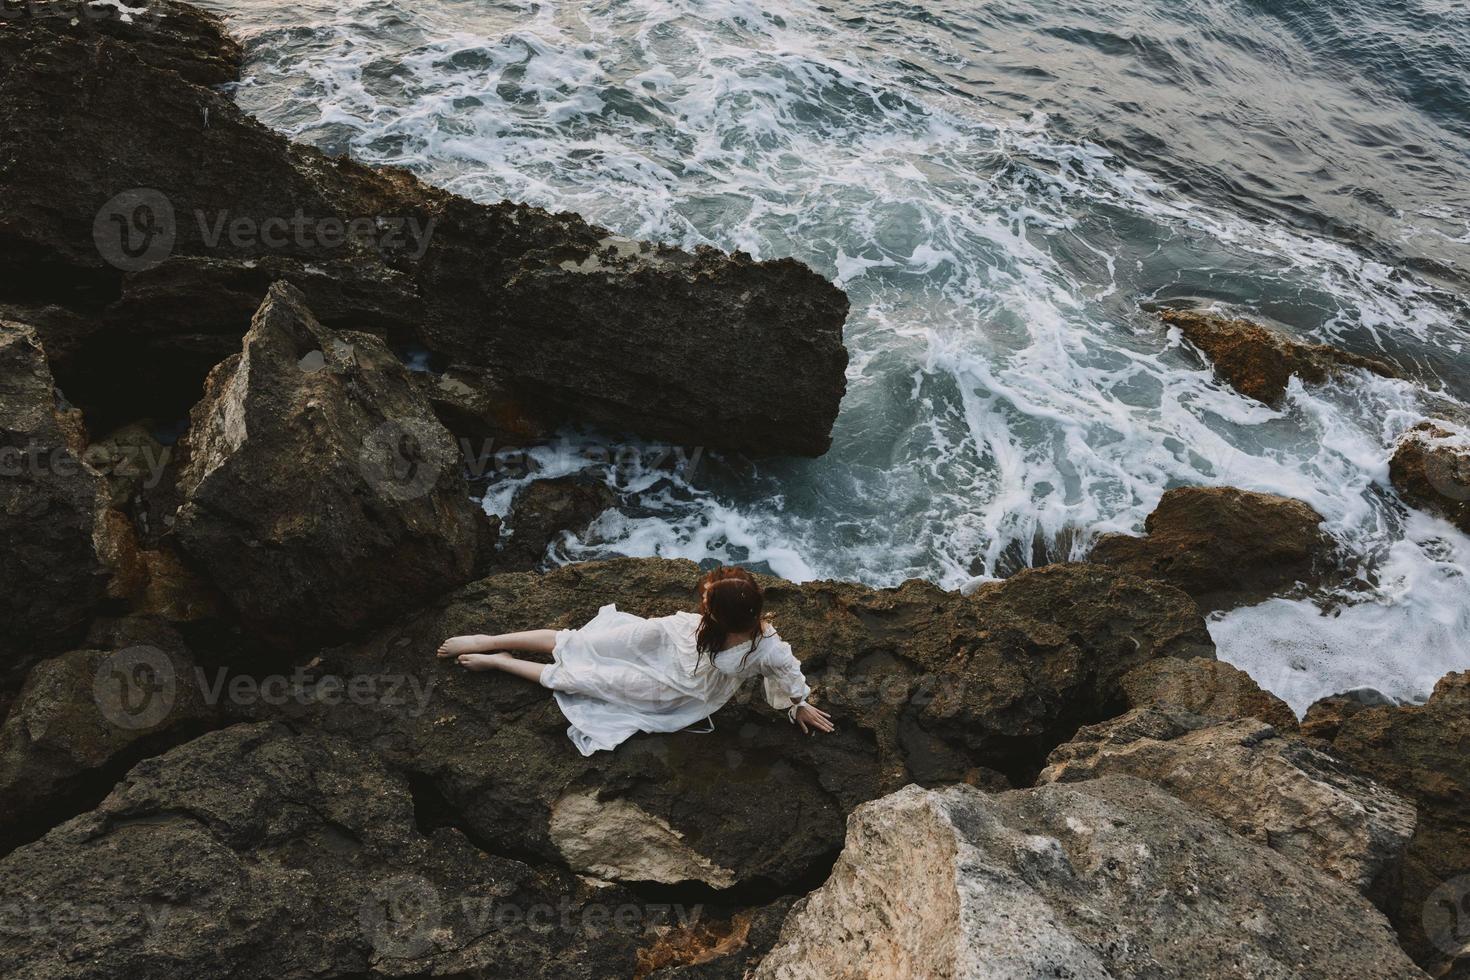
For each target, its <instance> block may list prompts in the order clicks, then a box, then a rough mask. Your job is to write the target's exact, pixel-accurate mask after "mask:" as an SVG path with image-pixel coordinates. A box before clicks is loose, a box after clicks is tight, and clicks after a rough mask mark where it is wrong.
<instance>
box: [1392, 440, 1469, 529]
mask: <svg viewBox="0 0 1470 980" xmlns="http://www.w3.org/2000/svg"><path fill="white" fill-rule="evenodd" d="M1388 475H1389V479H1390V480H1392V481H1393V485H1394V488H1395V489H1397V490H1398V492H1399V494H1400V495H1402V496H1403V498H1404V499H1405V500H1407V501H1408V502H1409V503H1411V504H1413V505H1414V506H1416V507H1423V508H1424V509H1425V510H1428V511H1430V512H1432V513H1435V514H1438V515H1440V516H1441V517H1443V518H1444V519H1445V520H1447V521H1449V522H1450V523H1451V524H1454V525H1455V526H1456V527H1458V528H1459V529H1460V530H1462V531H1464V532H1465V533H1466V534H1470V437H1467V435H1466V434H1465V433H1464V432H1462V431H1458V432H1457V431H1454V430H1452V429H1450V428H1449V427H1447V426H1443V425H1437V424H1435V423H1432V422H1423V423H1420V424H1419V425H1418V426H1416V427H1415V428H1414V429H1413V430H1411V431H1410V432H1409V434H1408V435H1406V436H1405V437H1404V438H1403V440H1402V441H1400V442H1399V445H1398V448H1397V449H1395V450H1394V453H1393V458H1392V459H1390V460H1389V462H1388Z"/></svg>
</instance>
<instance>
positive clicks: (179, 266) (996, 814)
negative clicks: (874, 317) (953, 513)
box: [0, 0, 1470, 980]
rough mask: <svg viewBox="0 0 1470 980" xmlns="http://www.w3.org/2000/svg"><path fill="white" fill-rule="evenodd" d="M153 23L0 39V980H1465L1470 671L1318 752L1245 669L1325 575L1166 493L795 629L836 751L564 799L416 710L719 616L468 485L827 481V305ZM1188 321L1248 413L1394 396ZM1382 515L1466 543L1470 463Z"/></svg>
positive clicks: (540, 517)
mask: <svg viewBox="0 0 1470 980" xmlns="http://www.w3.org/2000/svg"><path fill="white" fill-rule="evenodd" d="M126 9H127V8H124V7H121V6H108V7H98V6H94V5H90V4H84V5H81V6H79V5H77V4H75V3H63V2H45V0H36V2H32V3H27V4H25V5H23V6H22V7H21V8H20V9H19V11H18V12H17V14H16V16H8V15H7V16H6V17H5V18H4V19H0V126H3V129H4V131H5V133H6V134H7V135H6V141H5V144H4V146H3V148H0V439H3V443H0V449H3V451H4V454H5V457H4V458H5V462H6V470H5V473H4V475H3V476H0V500H3V502H4V507H3V508H0V524H3V529H4V540H5V542H6V559H7V560H6V561H5V562H4V563H3V566H0V567H3V580H0V596H3V598H0V602H3V603H4V621H5V624H6V627H7V628H6V629H5V630H4V631H3V636H0V975H3V976H7V977H8V976H15V977H26V978H36V980H61V978H124V977H127V978H135V977H145V978H149V980H153V978H159V980H168V978H175V977H177V978H180V980H183V978H190V980H192V978H199V977H236V978H246V977H262V978H264V977H270V978H282V977H312V978H341V980H347V978H359V977H405V978H407V977H424V978H428V977H442V978H461V977H463V978H469V977H475V978H481V977H484V978H489V977H525V978H535V977H548V978H552V977H555V978H566V977H585V978H589V980H593V978H596V980H602V978H612V977H637V978H655V980H676V978H677V980H694V978H710V980H712V978H740V977H760V978H766V977H770V978H783V980H785V978H792V980H795V978H818V977H822V978H826V977H853V978H859V977H894V978H898V977H931V976H932V977H957V978H958V977H965V978H990V977H1023V976H1024V977H1032V976H1062V977H1077V978H1093V977H1096V978H1103V977H1118V978H1124V977H1129V978H1132V977H1137V978H1164V977H1180V978H1184V977H1190V978H1194V977H1216V976H1218V977H1237V976H1238V977H1286V976H1290V977H1302V978H1318V977H1320V978H1324V980H1326V978H1333V980H1335V978H1340V977H1383V978H1400V977H1415V976H1430V977H1435V978H1467V977H1470V672H1466V673H1457V674H1450V675H1448V676H1446V677H1445V678H1444V679H1443V680H1441V681H1440V683H1439V685H1438V687H1437V688H1436V689H1435V691H1434V693H1433V695H1432V696H1431V697H1430V698H1429V699H1428V700H1427V701H1426V702H1425V703H1423V704H1397V703H1394V702H1391V701H1389V700H1388V699H1386V698H1382V697H1381V696H1376V697H1375V696H1374V694H1373V693H1372V692H1364V691H1358V692H1343V693H1342V694H1340V695H1338V696H1334V697H1330V698H1325V699H1323V700H1321V701H1319V702H1318V703H1317V704H1315V705H1313V706H1312V708H1311V709H1310V710H1309V711H1308V712H1307V713H1306V715H1305V717H1304V718H1300V719H1299V718H1298V717H1297V716H1296V715H1295V714H1294V713H1293V712H1292V711H1291V709H1290V708H1288V707H1287V705H1286V704H1284V703H1283V702H1282V701H1281V700H1280V699H1278V698H1276V697H1275V696H1273V695H1272V694H1270V693H1269V692H1267V691H1264V690H1262V689H1261V688H1260V687H1259V686H1258V685H1256V684H1255V683H1254V682H1253V681H1252V680H1251V678H1250V677H1249V676H1247V675H1246V674H1244V673H1243V672H1241V671H1239V670H1237V669H1235V668H1233V667H1231V666H1230V665H1228V664H1225V663H1223V662H1221V661H1220V660H1218V659H1217V657H1216V652H1215V648H1214V644H1213V642H1212V640H1211V638H1210V633H1209V631H1208V629H1207V628H1206V616H1207V615H1209V614H1211V613H1214V612H1217V611H1222V610H1228V609H1232V608H1236V607H1238V606H1243V605H1250V604H1254V603H1258V602H1261V601H1263V600H1264V599H1267V598H1269V597H1272V596H1277V595H1288V594H1292V593H1293V592H1294V591H1295V590H1300V589H1306V588H1311V587H1315V586H1318V585H1320V584H1321V583H1323V582H1325V581H1330V580H1332V579H1333V577H1334V576H1338V575H1340V574H1341V569H1340V568H1339V567H1338V565H1337V563H1336V560H1335V545H1334V542H1333V541H1332V539H1331V537H1330V536H1329V535H1328V534H1326V533H1325V532H1324V531H1323V529H1322V527H1321V525H1322V516H1321V515H1320V514H1317V513H1316V512H1315V511H1313V510H1312V509H1311V508H1310V507H1309V506H1307V505H1306V504H1304V503H1302V502H1300V501H1295V500H1289V499H1286V498H1282V497H1274V496H1270V495H1266V494H1261V493H1254V492H1249V491H1245V490H1239V489H1235V488H1231V487H1181V488H1176V489H1172V490H1170V491H1169V492H1167V493H1166V494H1165V495H1164V497H1163V500H1162V501H1161V502H1160V504H1159V506H1158V508H1157V509H1156V510H1155V511H1154V513H1153V514H1152V515H1151V516H1150V517H1149V519H1148V522H1147V524H1146V526H1145V528H1144V534H1142V535H1140V536H1128V535H1110V536H1106V537H1104V538H1102V539H1101V540H1099V541H1098V542H1097V543H1096V544H1095V546H1094V548H1093V551H1092V553H1091V555H1090V558H1089V560H1087V561H1083V562H1073V563H1066V564H1056V565H1049V566H1045V567H1039V568H1031V569H1026V570H1023V571H1020V572H1018V573H1017V574H1015V575H1013V576H1011V577H1009V578H1007V579H1005V580H1003V581H998V582H989V583H986V584H984V585H981V586H980V587H979V588H978V589H975V590H974V591H971V592H967V593H965V594H961V593H960V592H953V591H947V590H944V589H941V588H939V587H938V586H935V585H933V584H931V583H926V582H922V581H909V582H906V583H904V584H903V585H901V586H899V587H897V588H890V589H876V588H870V587H867V586H863V585H859V584H855V583H847V582H833V581H819V582H808V583H803V584H794V583H790V582H786V581H782V580H779V579H775V578H769V577H768V578H765V579H763V583H764V585H765V587H766V591H767V596H768V603H769V609H770V611H771V612H772V614H773V616H774V618H775V620H776V622H777V623H778V624H779V625H780V628H781V630H782V633H783V635H784V636H785V637H786V638H787V639H788V640H790V642H791V643H792V645H793V647H794V649H795V650H796V651H797V653H798V656H800V657H801V659H802V661H803V667H804V670H805V671H806V673H807V676H808V677H809V679H810V680H811V681H812V684H813V687H814V688H815V690H816V692H817V694H816V697H817V700H818V702H819V703H821V704H822V706H823V707H824V708H826V709H827V710H829V711H830V712H831V713H832V714H833V715H834V716H835V717H837V718H838V719H839V730H838V732H836V733H834V734H832V735H830V736H825V737H821V738H800V737H798V736H797V734H796V732H795V730H794V729H793V728H792V726H790V725H789V724H788V723H787V722H786V720H785V719H784V718H783V717H781V716H780V715H778V714H776V713H775V712H772V711H771V710H769V709H768V708H766V707H765V706H764V704H763V703H762V702H761V700H760V698H758V697H752V696H750V695H751V693H752V692H750V691H745V692H743V694H742V696H739V697H737V699H736V700H735V702H734V703H732V704H731V705H730V706H728V707H727V708H725V709H723V710H722V711H721V712H719V714H718V715H717V716H716V718H715V730H714V731H713V732H712V733H708V734H703V733H700V734H696V733H679V734H676V735H667V736H639V737H635V738H634V739H632V740H631V741H629V742H627V743H625V744H624V745H622V746H620V747H619V748H618V749H617V750H616V751H615V752H612V753H601V754H598V755H596V756H593V757H590V758H586V757H582V756H581V755H580V754H578V753H577V752H576V750H575V749H574V748H573V747H572V745H571V744H570V743H569V742H568V740H567V739H566V737H565V735H564V729H565V720H564V719H563V718H562V717H561V715H560V713H559V711H558V709H557V708H556V706H555V704H554V702H553V701H551V700H550V699H549V698H547V697H545V696H544V693H545V692H542V691H538V690H536V689H533V688H529V687H526V686H524V685H522V684H520V683H519V682H512V681H511V680H510V679H508V678H500V677H494V678H490V677H486V676H484V675H473V674H467V673H464V672H462V671H459V670H457V669H455V668H453V667H452V666H450V665H447V664H445V663H442V662H437V661H436V660H435V659H434V657H433V656H432V651H433V650H434V648H435V646H436V645H437V644H438V642H439V641H440V640H442V639H443V638H444V637H445V636H449V635H454V634H459V633H467V632H473V633H495V632H510V631H514V630H518V629H529V628H537V627H542V626H552V627H575V626H578V625H580V624H581V623H583V622H585V621H587V620H588V619H590V618H591V617H592V615H593V614H594V613H595V612H596V610H597V609H598V607H599V606H601V605H603V604H605V603H608V602H615V603H617V605H618V607H619V608H620V609H623V610H626V611H629V612H633V613H636V614H639V615H663V614H667V613H670V612H673V611H675V610H678V609H682V608H687V607H688V605H689V603H690V594H691V591H692V586H693V583H694V581H695V580H696V577H697V575H698V572H699V569H698V568H697V566H695V565H693V564H692V563H689V562H684V561H676V560H663V559H618V560H612V561H600V562H589V563H583V564H573V565H567V566H564V567H557V568H550V569H548V568H546V567H545V563H544V561H543V558H544V556H545V554H546V551H547V546H548V544H550V543H551V542H552V541H554V540H555V539H556V538H557V536H559V535H561V534H562V533H564V532H567V531H571V532H578V531H581V530H583V529H585V528H586V526H587V525H588V524H589V523H590V522H591V521H592V520H593V519H595V518H596V517H597V515H599V514H600V513H602V512H603V511H604V510H606V509H607V507H608V506H609V505H610V504H611V502H612V501H611V499H610V498H609V495H608V491H607V489H606V487H604V486H602V485H600V484H598V483H593V482H587V481H583V480H580V479H578V478H577V477H568V478H561V479H557V480H542V481H536V482H532V483H530V484H529V485H528V486H527V487H525V488H524V489H522V490H521V491H520V493H519V495H518V496H517V497H516V498H515V500H514V501H513V503H512V505H511V508H510V511H509V513H508V515H507V518H506V520H505V522H504V523H503V524H502V522H500V521H499V520H498V519H492V518H490V517H487V516H486V514H485V513H484V512H483V511H482V510H481V508H480V507H478V506H477V505H476V503H475V501H474V496H473V488H472V485H471V480H470V475H471V474H469V473H468V469H469V467H467V466H466V459H465V453H464V446H465V445H466V444H475V445H479V446H491V447H497V448H498V447H503V446H512V447H514V446H525V445H531V444H534V443H535V442H536V441H537V440H540V439H544V438H545V437H546V436H547V435H548V433H550V432H552V431H553V430H554V429H555V428H556V427H557V426H561V425H566V424H577V425H584V426H588V427H590V428H592V429H595V430H598V431H601V432H605V433H608V435H609V437H610V438H615V437H617V436H619V435H621V434H632V435H636V436H638V437H640V438H643V439H651V440H664V441H667V442H668V443H670V444H671V445H674V446H701V447H707V448H709V449H715V450H722V451H728V452H732V453H745V454H760V453H768V454H785V455H792V454H795V455H819V454H821V453H822V452H824V451H825V450H826V449H827V448H828V446H829V444H830V441H831V435H830V433H831V427H832V422H833V420H834V419H835V417H836V415H837V411H838V406H839V403H840V402H841V400H842V396H843V392H844V388H845V370H846V367H847V352H846V350H845V349H844V347H843V345H842V327H843V323H844V320H845V317H846V314H847V300H846V297H845V296H844V295H843V294H842V292H841V291H840V290H839V289H837V288H836V287H835V286H833V285H832V284H830V283H828V282H827V281H826V280H824V279H822V278H821V277H820V276H818V275H817V274H816V273H814V272H813V271H812V270H810V269H808V268H807V267H806V266H804V265H802V264H800V263H798V262H796V261H793V260H789V259H784V260H776V261H769V262H755V261H753V260H751V259H750V257H749V256H745V255H742V254H740V253H734V254H725V253H721V252H718V251H716V250H713V249H701V250H698V251H696V252H693V253H690V252H685V251H681V250H679V249H674V248H670V247H667V246H663V245H657V244H652V243H647V242H637V241H631V240H629V239H625V238H621V237H619V236H617V235H614V234H612V233H611V232H608V231H607V230H606V229H602V228H598V227H595V226H593V225H590V224H588V223H587V222H585V221H584V220H582V219H581V218H580V217H578V216H576V215H572V214H552V213H548V212H546V211H544V210H540V209H536V208H531V207H526V206H523V205H516V204H512V203H510V202H502V203H500V204H495V205H481V204H477V203H474V202H471V201H468V200H465V199H463V198H459V197H456V196H454V195H452V194H449V193H447V192H444V191H442V190H439V189H436V188H433V187H430V186H428V185H426V184H424V183H422V182H421V181H419V180H418V179H417V178H416V177H414V176H413V175H411V174H408V173H406V172H403V171H394V170H385V169H375V168H370V167H366V166H363V165H361V164H358V163H355V162H353V161H350V160H345V159H334V158H331V157H328V156H326V155H324V154H323V153H321V152H319V151H317V150H315V149H313V148H310V147H305V146H300V145H296V144H292V143H290V142H289V141H287V140H285V139H284V138H282V137H280V136H279V135H277V134H275V133H272V132H270V131H268V130H266V129H265V128H264V127H263V126H261V125H260V124H258V123H257V122H255V121H254V120H252V119H250V118H248V117H247V116H245V115H244V114H243V113H242V112H241V111H240V110H239V109H238V108H237V107H236V106H235V105H234V103H233V102H232V101H231V99H230V97H229V94H228V88H229V86H230V85H232V84H234V83H236V82H237V81H238V80H239V72H240V65H241V60H242V54H241V49H240V46H239V44H238V43H236V42H235V41H234V40H233V39H231V38H230V37H229V35H228V32H227V30H226V29H225V26H224V24H223V23H222V22H221V21H220V20H219V19H218V18H216V17H214V16H212V15H210V14H207V13H205V12H202V11H200V10H198V9H197V8H194V7H191V6H189V5H187V4H184V3H177V2H172V0H169V2H163V3H155V4H152V5H150V6H149V7H148V8H146V15H140V16H136V17H135V16H131V15H129V14H128V13H127V12H126ZM82 10H85V11H86V12H85V14H80V13H79V12H80V11H82ZM1162 320H1163V323H1164V327H1165V328H1166V329H1170V330H1178V331H1179V332H1180V334H1181V337H1182V340H1183V342H1185V343H1187V344H1189V345H1190V349H1192V350H1197V351H1198V352H1199V353H1200V355H1201V357H1202V358H1203V359H1204V362H1205V363H1206V364H1208V365H1210V366H1211V368H1212V369H1213V370H1216V371H1217V372H1218V373H1219V374H1220V376H1221V378H1222V380H1223V381H1224V382H1225V383H1227V384H1230V385H1232V386H1234V387H1236V388H1237V389H1238V390H1240V391H1241V392H1242V394H1244V395H1246V396H1247V397H1251V398H1255V399H1258V400H1261V401H1265V402H1270V401H1273V400H1275V399H1279V398H1280V397H1281V394H1282V393H1283V392H1284V391H1285V390H1286V387H1287V386H1288V385H1289V384H1291V383H1301V384H1316V383H1323V382H1325V381H1327V380H1329V379H1330V378H1331V377H1333V376H1334V375H1335V374H1337V373H1339V372H1342V371H1369V372H1372V373H1375V374H1380V375H1390V374H1393V373H1395V372H1396V371H1397V370H1398V369H1397V368H1395V367H1394V366H1391V365H1386V364H1383V363H1381V362H1376V361H1369V360H1368V359H1365V358H1362V357H1359V356H1357V355H1351V354H1347V353H1344V352H1341V351H1334V350H1333V349H1331V348H1324V347H1307V346H1305V345H1300V344H1297V343H1295V342H1294V341H1291V340H1289V339H1288V338H1285V337H1283V336H1281V335H1278V334H1276V333H1274V332H1273V331H1271V330H1269V329H1267V328H1265V327H1263V326H1260V325H1258V324H1253V323H1250V322H1247V321H1242V320H1239V319H1234V318H1229V317H1221V316H1216V315H1214V314H1210V313H1202V312H1199V311H1184V310H1176V311H1165V312H1164V314H1163V316H1162ZM1292 378H1295V379H1296V382H1293V381H1292ZM732 393H733V394H732ZM170 427H173V429H174V430H175V434H176V435H177V436H178V438H177V439H176V440H174V439H173V438H171V437H168V438H165V433H166V431H167V430H168V429H169V428H170ZM1390 478H1391V482H1392V485H1393V486H1394V487H1395V488H1396V489H1397V490H1398V492H1399V494H1400V495H1401V497H1402V499H1403V500H1404V501H1405V502H1406V503H1407V504H1408V505H1411V506H1416V507H1422V508H1424V509H1425V510H1427V511H1431V512H1434V513H1436V514H1438V515H1440V516H1442V517H1444V518H1445V519H1446V520H1449V521H1451V522H1453V523H1455V524H1456V525H1457V526H1459V527H1460V528H1462V529H1465V530H1467V531H1470V523H1467V521H1470V512H1467V509H1466V507H1467V505H1466V499H1467V497H1470V494H1467V493H1466V492H1465V488H1466V487H1470V442H1467V440H1466V439H1465V438H1464V433H1463V429H1462V427H1460V426H1459V425H1458V424H1457V423H1456V422H1455V421H1454V420H1444V421H1443V423H1442V424H1430V425H1426V426H1424V427H1421V428H1419V429H1416V430H1413V431H1411V432H1409V433H1406V434H1405V436H1404V438H1403V442H1402V443H1401V445H1400V447H1399V449H1398V452H1397V453H1396V455H1395V457H1394V460H1393V464H1392V466H1391V472H1390Z"/></svg>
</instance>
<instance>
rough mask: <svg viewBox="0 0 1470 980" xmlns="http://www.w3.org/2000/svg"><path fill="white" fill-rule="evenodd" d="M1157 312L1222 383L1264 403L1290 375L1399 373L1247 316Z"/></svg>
mask: <svg viewBox="0 0 1470 980" xmlns="http://www.w3.org/2000/svg"><path fill="white" fill-rule="evenodd" d="M1159 316H1160V318H1161V319H1162V320H1163V321H1164V322H1165V323H1167V324H1169V325H1170V326H1175V327H1178V328H1179V331H1180V333H1182V334H1184V337H1185V339H1186V340H1188V341H1189V342H1190V343H1191V344H1193V345H1194V346H1196V347H1198V348H1199V349H1200V350H1201V351H1203V352H1204V353H1205V355H1206V356H1207V357H1208V358H1209V359H1210V361H1211V362H1212V363H1213V364H1214V366H1215V371H1216V372H1217V373H1218V374H1219V375H1220V376H1221V377H1222V378H1223V379H1224V380H1225V381H1226V383H1227V384H1229V385H1230V386H1231V387H1232V388H1234V389H1235V390H1236V391H1238V392H1240V393H1241V394H1242V395H1245V396H1246V397H1247V398H1254V399H1255V400H1256V401H1259V402H1264V403H1266V404H1267V405H1274V404H1276V403H1277V402H1279V401H1280V400H1281V398H1282V396H1283V395H1285V394H1286V386H1287V383H1288V382H1289V381H1290V380H1291V378H1292V376H1293V375H1295V376H1296V377H1298V378H1301V380H1302V381H1303V382H1305V383H1308V384H1322V383H1323V382H1325V381H1327V380H1329V379H1330V378H1332V377H1334V376H1336V375H1338V374H1341V373H1343V372H1345V371H1353V370H1360V371H1369V372H1372V373H1373V374H1377V375H1380V376H1381V377H1385V378H1397V377H1400V374H1399V371H1398V369H1397V368H1395V367H1394V366H1393V365H1392V364H1389V363H1387V362H1386V361H1381V360H1379V359H1377V358H1373V357H1364V356H1362V355H1360V354H1350V353H1348V352H1347V351H1342V350H1338V349H1337V348H1336V347H1332V346H1330V345H1328V344H1304V343H1301V342H1300V341H1297V340H1293V339H1292V338H1290V337H1288V336H1286V335H1285V334H1283V333H1281V332H1280V331H1277V330H1273V329H1270V328H1268V327H1263V326H1261V325H1260V324H1258V323H1252V322H1251V321H1249V320H1235V319H1231V318H1230V317H1226V316H1220V315H1218V314H1214V313H1201V312H1197V311H1194V310H1163V311H1161V312H1160V313H1159Z"/></svg>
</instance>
